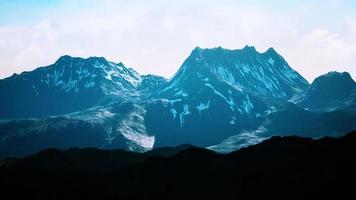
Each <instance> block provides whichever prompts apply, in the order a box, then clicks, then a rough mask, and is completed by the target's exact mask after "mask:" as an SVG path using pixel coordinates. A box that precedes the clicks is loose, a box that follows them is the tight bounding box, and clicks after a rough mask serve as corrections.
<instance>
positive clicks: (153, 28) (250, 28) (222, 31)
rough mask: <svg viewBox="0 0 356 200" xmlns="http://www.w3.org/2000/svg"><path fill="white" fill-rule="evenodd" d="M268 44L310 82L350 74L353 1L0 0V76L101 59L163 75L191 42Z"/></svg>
mask: <svg viewBox="0 0 356 200" xmlns="http://www.w3.org/2000/svg"><path fill="white" fill-rule="evenodd" d="M245 45H253V46H255V47H256V49H257V50H259V51H265V50H266V49H267V48H269V47H274V48H275V49H276V50H277V51H278V52H279V53H280V54H281V55H282V56H284V57H285V59H286V60H287V61H288V62H289V64H290V65H291V66H292V67H293V68H294V69H296V70H297V71H298V72H300V73H301V74H302V75H303V76H305V77H306V78H307V79H308V80H309V81H312V80H313V79H314V78H315V77H316V76H318V75H321V74H324V73H326V72H328V71H332V70H337V71H348V72H350V73H351V74H352V76H353V77H354V78H355V77H356V1H352V0H344V1H341V0H325V1H317V0H314V1H312V0H309V1H303V0H300V1H296V0H295V1H294V0H292V1H277V0H271V1H268V2H267V1H258V0H252V1H236V0H219V1H209V0H204V1H203V0H196V1H194V0H190V1H188V0H181V1H163V0H160V1H159V0H151V1H149V0H146V1H139V0H132V1H120V0H118V1H114V0H100V1H99V0H97V1H94V0H87V1H84V0H62V1H59V0H52V1H50V0H37V1H35V0H1V1H0V77H6V76H9V75H11V74H13V73H15V72H16V73H19V72H22V71H24V70H32V69H34V68H36V67H39V66H43V65H48V64H50V63H53V62H55V60H56V59H58V57H59V56H61V55H64V54H69V55H73V56H82V57H89V56H104V57H106V58H107V59H109V60H112V61H115V62H120V61H122V62H123V63H124V64H126V65H128V66H130V67H133V68H134V69H136V70H138V71H139V72H140V73H143V74H147V73H153V74H159V75H163V76H165V77H167V78H169V77H170V76H171V75H173V73H174V72H176V70H177V69H178V68H179V67H180V65H181V64H182V62H183V61H184V59H185V58H186V57H187V56H188V55H189V53H190V52H191V50H192V49H193V48H195V47H196V46H200V47H202V48H211V47H216V46H222V47H225V48H229V49H239V48H243V47H244V46H245Z"/></svg>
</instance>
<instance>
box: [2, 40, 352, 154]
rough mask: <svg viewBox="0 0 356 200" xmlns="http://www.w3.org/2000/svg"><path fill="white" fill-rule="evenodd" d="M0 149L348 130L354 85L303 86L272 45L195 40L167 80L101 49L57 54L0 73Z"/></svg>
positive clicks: (227, 147)
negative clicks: (83, 54) (229, 45)
mask: <svg viewBox="0 0 356 200" xmlns="http://www.w3.org/2000/svg"><path fill="white" fill-rule="evenodd" d="M0 94H1V98H0V157H8V156H23V155H28V154H33V153H36V152H38V151H40V150H43V149H46V148H60V149H67V148H70V147H79V148H85V147H97V148H102V149H117V148H120V149H126V150H130V151H135V152H145V151H148V150H151V149H153V148H157V147H163V146H177V145H181V144H192V145H195V146H199V147H206V148H208V149H211V150H215V151H218V152H231V151H234V150H236V149H239V148H241V147H246V146H248V145H251V144H256V143H259V142H262V141H263V140H265V139H267V138H270V137H272V136H276V135H280V136H288V135H298V136H303V137H313V138H319V137H324V136H335V137H337V136H342V135H344V134H345V133H347V132H349V131H352V130H355V129H356V84H355V82H354V80H352V78H351V76H350V74H348V73H347V72H342V73H339V72H330V73H328V74H326V75H321V76H320V77H318V78H316V79H315V80H314V81H313V82H312V83H311V84H309V83H308V82H307V81H306V80H305V79H304V78H303V77H302V76H301V75H300V74H299V73H298V72H296V71H295V70H293V69H292V68H291V67H290V66H289V64H288V63H287V61H286V60H285V59H284V58H283V57H282V56H281V55H279V54H278V53H277V52H276V51H275V50H274V49H273V48H269V49H268V50H267V51H265V52H258V51H257V50H256V49H255V48H254V47H251V46H246V47H244V48H243V49H237V50H228V49H224V48H221V47H217V48H212V49H202V48H199V47H197V48H195V49H194V50H193V51H192V52H191V54H190V55H189V57H188V58H187V59H186V60H185V61H184V62H183V64H182V66H181V67H180V69H179V70H178V71H177V72H176V74H175V75H174V76H173V77H172V78H171V79H169V80H166V79H165V78H163V77H160V76H156V75H140V74H139V73H138V72H136V71H135V70H134V69H133V68H130V67H127V66H125V65H124V64H123V63H114V62H111V61H108V60H106V59H105V58H103V57H90V58H86V59H84V58H78V57H71V56H67V55H66V56H62V57H60V58H59V59H58V60H57V61H56V62H55V63H54V64H52V65H49V66H46V67H40V68H37V69H35V70H33V71H31V72H23V73H21V74H14V75H13V76H11V77H8V78H5V79H2V80H0Z"/></svg>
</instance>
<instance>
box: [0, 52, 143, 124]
mask: <svg viewBox="0 0 356 200" xmlns="http://www.w3.org/2000/svg"><path fill="white" fill-rule="evenodd" d="M140 81H141V76H140V75H139V74H138V73H137V72H135V71H134V70H133V69H128V68H126V67H125V66H124V65H123V64H122V63H118V64H116V63H113V62H109V61H107V60H106V59H105V58H103V57H90V58H87V59H83V58H76V57H70V56H62V57H61V58H59V59H58V60H57V61H56V62H55V63H54V64H52V65H50V66H47V67H40V68H37V69H36V70H34V71H31V72H23V73H21V74H20V75H16V74H15V75H13V76H11V77H9V78H6V79H3V80H0V91H1V93H3V94H6V95H4V96H3V97H2V98H1V102H0V118H26V117H43V116H50V115H60V114H66V113H70V112H74V111H78V110H82V109H86V108H89V107H91V106H95V105H98V104H102V103H105V102H106V101H108V99H110V98H112V97H115V98H117V97H119V98H122V97H125V96H126V95H128V94H133V93H134V92H135V91H136V88H137V87H138V85H139V83H140Z"/></svg>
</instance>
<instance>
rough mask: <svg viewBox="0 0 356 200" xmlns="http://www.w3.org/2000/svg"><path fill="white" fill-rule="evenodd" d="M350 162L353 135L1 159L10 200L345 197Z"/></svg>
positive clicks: (354, 153)
mask: <svg viewBox="0 0 356 200" xmlns="http://www.w3.org/2000/svg"><path fill="white" fill-rule="evenodd" d="M355 159H356V132H351V133H349V134H347V135H346V136H343V137H340V138H330V137H326V138H322V139H318V140H313V139H310V138H301V137H297V136H287V137H279V136H274V137H272V138H270V139H267V140H265V141H263V142H262V143H260V144H257V145H252V146H250V147H247V148H243V149H240V150H238V151H234V152H232V153H229V154H217V153H215V152H213V151H210V150H207V149H202V148H198V147H193V146H190V145H182V146H178V147H166V148H156V149H153V150H151V151H148V152H146V153H135V152H128V151H124V150H99V149H95V148H88V149H78V148H73V149H68V150H58V149H47V150H44V151H41V152H39V153H37V154H35V155H32V156H28V157H25V158H22V159H7V160H3V161H0V177H1V179H0V188H1V191H2V193H1V195H2V196H5V197H6V196H11V197H12V198H14V199H23V198H26V199H56V198H60V199H167V198H169V199H184V198H186V197H189V198H195V199H264V198H268V199H269V198H285V197H288V199H309V198H310V197H316V196H317V197H319V198H327V197H330V196H332V197H333V196H337V197H338V198H340V199H347V198H349V197H350V196H352V195H353V194H354V185H353V184H352V181H354V180H355V178H356V173H355V167H356V165H355V162H354V161H355Z"/></svg>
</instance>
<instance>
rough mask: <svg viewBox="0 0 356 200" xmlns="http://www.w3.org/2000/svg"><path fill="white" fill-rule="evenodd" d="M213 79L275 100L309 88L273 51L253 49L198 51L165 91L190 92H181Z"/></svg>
mask: <svg viewBox="0 0 356 200" xmlns="http://www.w3.org/2000/svg"><path fill="white" fill-rule="evenodd" d="M209 78H210V79H216V80H219V81H221V82H225V83H227V84H229V85H232V86H234V87H235V88H238V89H240V90H245V91H249V92H253V93H256V94H258V95H259V96H264V97H272V98H288V97H291V96H293V95H294V94H297V93H299V92H301V91H303V90H304V89H306V88H307V87H308V85H309V84H308V82H307V81H306V80H305V79H304V78H303V77H302V76H301V75H300V74H299V73H298V72H296V71H294V70H293V69H292V68H291V67H290V66H289V65H288V63H287V62H286V61H285V60H284V59H283V57H282V56H280V55H279V54H278V53H277V52H276V51H275V50H274V49H273V48H269V49H268V50H267V51H266V52H263V53H260V52H258V51H256V49H255V48H254V47H250V46H246V47H245V48H243V49H238V50H228V49H223V48H221V47H218V48H213V49H201V48H199V47H197V48H195V49H194V50H193V51H192V53H191V55H190V56H189V57H188V58H187V59H186V60H185V62H184V63H183V65H182V67H181V68H180V69H179V71H178V72H177V73H176V75H175V76H174V77H173V79H172V80H171V81H170V82H169V85H168V86H167V88H165V89H164V91H170V90H172V88H173V89H174V90H178V91H175V92H181V93H184V92H188V91H183V92H182V91H181V90H190V89H191V86H192V85H189V84H192V83H195V84H197V83H199V82H203V83H205V82H209ZM208 87H209V86H208ZM164 93H169V92H164Z"/></svg>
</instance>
